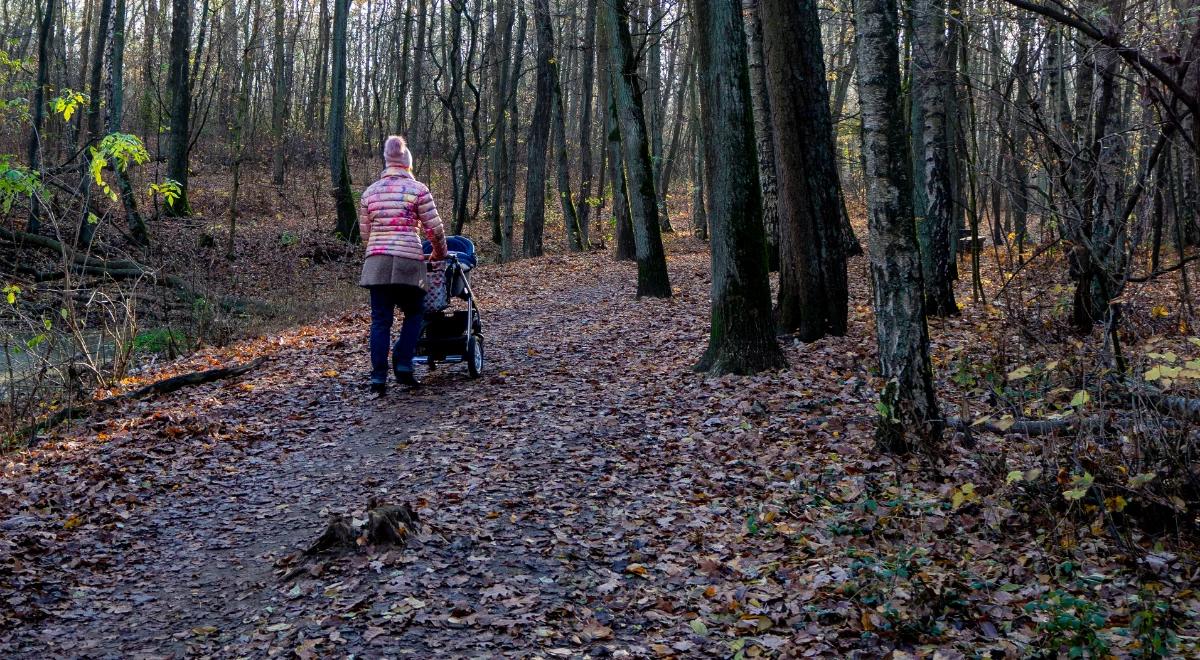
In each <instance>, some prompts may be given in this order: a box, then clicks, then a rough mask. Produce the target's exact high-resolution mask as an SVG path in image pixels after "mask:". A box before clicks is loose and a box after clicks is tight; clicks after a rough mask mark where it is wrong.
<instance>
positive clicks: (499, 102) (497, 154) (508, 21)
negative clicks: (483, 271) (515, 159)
mask: <svg viewBox="0 0 1200 660" xmlns="http://www.w3.org/2000/svg"><path fill="white" fill-rule="evenodd" d="M498 20H499V21H500V24H499V25H498V26H497V28H496V32H497V33H498V35H499V36H498V37H497V38H498V39H499V44H500V55H499V58H498V61H497V64H498V68H499V71H498V73H497V75H496V81H495V82H496V84H495V87H494V95H495V97H496V110H495V112H494V114H493V115H492V125H493V126H495V127H496V132H495V138H494V140H493V142H492V191H493V192H492V198H491V204H490V205H489V208H488V215H489V216H490V217H491V225H492V242H493V243H495V244H496V245H502V244H503V242H504V236H503V234H502V232H501V228H500V224H501V221H500V206H501V199H500V198H501V197H502V196H503V189H504V186H505V183H506V179H505V175H506V174H507V172H508V164H507V162H506V160H505V157H506V156H507V152H508V122H507V121H506V120H505V116H504V115H505V113H506V112H507V111H508V106H509V98H508V97H509V87H510V86H511V87H514V88H515V87H516V85H515V84H513V83H511V82H510V80H509V79H510V77H511V78H512V79H513V81H514V82H515V79H516V74H515V73H513V72H512V71H511V68H510V67H509V59H510V57H511V56H512V38H513V34H512V29H513V7H512V0H501V1H500V11H499V15H498ZM517 73H519V72H517Z"/></svg>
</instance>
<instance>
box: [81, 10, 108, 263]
mask: <svg viewBox="0 0 1200 660" xmlns="http://www.w3.org/2000/svg"><path fill="white" fill-rule="evenodd" d="M111 28H112V0H101V2H100V20H99V21H98V22H97V23H96V41H95V43H93V44H92V63H91V65H90V67H89V73H90V76H91V81H90V82H89V83H88V93H89V94H90V96H91V98H90V99H89V102H88V111H87V132H86V134H85V137H84V146H85V149H84V152H83V153H84V157H83V158H84V168H83V172H82V185H81V186H80V188H81V189H82V190H83V205H82V211H81V213H80V218H79V233H78V234H77V236H76V240H75V244H76V245H78V246H81V247H86V246H88V245H91V243H92V239H93V238H95V236H96V230H97V229H98V228H99V226H100V219H99V217H97V216H96V214H94V213H93V212H92V203H91V200H92V174H91V171H90V170H91V163H92V156H91V150H90V149H88V148H87V147H88V146H89V145H91V146H94V145H95V144H96V142H97V141H98V140H100V138H101V136H100V132H101V123H100V100H101V98H103V96H104V93H103V90H102V89H101V81H102V80H103V73H104V50H105V45H106V44H107V43H108V35H109V31H110V30H111Z"/></svg>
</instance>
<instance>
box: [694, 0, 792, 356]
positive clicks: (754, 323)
mask: <svg viewBox="0 0 1200 660" xmlns="http://www.w3.org/2000/svg"><path fill="white" fill-rule="evenodd" d="M693 8H694V11H695V13H696V17H695V18H696V26H697V28H698V29H697V30H696V39H697V42H696V47H697V50H698V54H699V73H700V76H699V78H700V89H701V97H702V98H701V108H700V109H701V117H702V120H703V126H704V128H703V131H704V152H705V161H706V164H707V167H708V168H709V176H708V185H709V187H710V188H709V200H710V207H709V214H710V215H709V222H710V223H711V226H712V232H711V234H712V326H711V328H710V330H709V343H708V350H707V351H706V352H705V354H704V356H703V357H702V358H701V359H700V362H699V364H697V365H696V368H697V369H698V370H701V371H708V372H709V373H713V374H727V373H736V374H750V373H755V372H759V371H763V370H766V369H775V368H779V367H782V366H784V365H785V364H786V362H785V360H784V357H783V352H782V351H781V350H780V348H779V344H778V342H777V341H776V339H775V324H774V322H773V321H772V319H771V288H770V285H769V284H768V281H767V260H766V250H767V248H766V241H765V239H764V236H763V224H762V189H761V188H760V187H759V181H758V160H757V153H756V149H755V144H754V121H753V118H752V110H751V109H752V102H751V99H750V75H749V70H748V69H747V65H746V47H745V43H746V42H745V37H744V32H743V28H742V17H741V4H740V2H739V0H696V2H695V4H694V5H693Z"/></svg>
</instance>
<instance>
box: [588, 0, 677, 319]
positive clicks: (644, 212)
mask: <svg viewBox="0 0 1200 660" xmlns="http://www.w3.org/2000/svg"><path fill="white" fill-rule="evenodd" d="M600 5H601V6H600V7H599V11H600V14H601V15H600V20H602V21H603V22H604V23H605V33H606V35H607V36H608V44H607V47H608V51H609V58H610V59H609V73H610V77H611V80H610V87H611V90H612V96H613V100H614V103H615V105H616V111H617V118H618V121H617V125H618V126H619V128H620V131H619V133H620V139H621V160H622V164H623V166H624V167H623V169H624V172H625V177H624V180H625V183H626V191H627V194H628V200H629V209H630V217H631V220H632V223H633V241H634V247H635V249H636V252H637V262H638V287H637V295H638V297H639V298H640V297H642V296H650V297H653V298H669V297H671V283H670V280H669V278H668V276H667V259H666V254H665V253H664V252H663V245H662V234H661V233H660V231H661V228H660V227H659V214H658V196H657V194H656V192H655V189H654V165H653V162H652V161H651V158H650V142H649V137H648V136H647V134H646V115H645V110H644V108H643V104H642V89H641V86H640V83H639V82H638V70H637V61H636V60H635V59H634V57H633V37H632V36H631V35H630V33H629V11H628V7H627V5H626V0H612V1H611V2H610V1H605V2H602V3H600Z"/></svg>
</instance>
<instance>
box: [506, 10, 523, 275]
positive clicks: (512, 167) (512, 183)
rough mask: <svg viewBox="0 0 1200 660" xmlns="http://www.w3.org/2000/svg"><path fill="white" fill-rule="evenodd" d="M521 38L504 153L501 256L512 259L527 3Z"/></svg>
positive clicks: (520, 22)
mask: <svg viewBox="0 0 1200 660" xmlns="http://www.w3.org/2000/svg"><path fill="white" fill-rule="evenodd" d="M517 6H518V10H517V41H516V45H515V46H514V48H513V53H515V59H514V61H513V67H512V73H511V74H510V82H509V99H508V103H509V109H508V122H509V124H508V148H507V149H506V153H505V155H504V161H505V171H504V223H503V227H502V234H503V236H502V238H501V242H500V258H501V260H502V261H511V260H512V253H513V216H514V211H513V203H514V201H515V200H516V197H517V140H518V138H519V137H520V132H519V130H518V129H519V127H520V124H521V122H520V117H521V112H520V104H519V103H518V102H517V88H518V87H519V86H520V81H521V65H522V64H523V63H524V61H525V31H526V29H527V28H528V25H529V19H528V17H527V16H526V15H525V5H524V3H520V2H518V4H517Z"/></svg>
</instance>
